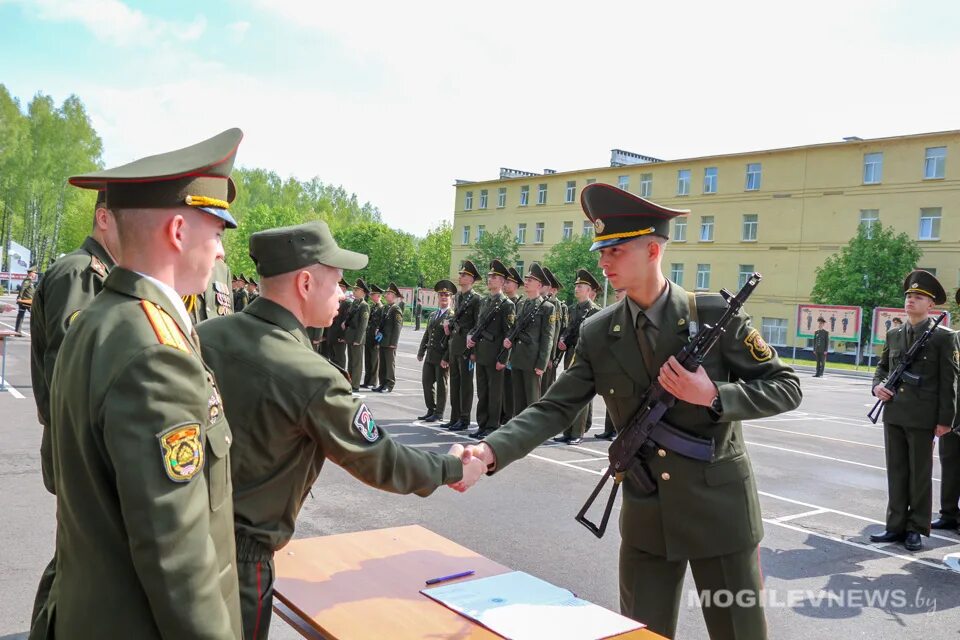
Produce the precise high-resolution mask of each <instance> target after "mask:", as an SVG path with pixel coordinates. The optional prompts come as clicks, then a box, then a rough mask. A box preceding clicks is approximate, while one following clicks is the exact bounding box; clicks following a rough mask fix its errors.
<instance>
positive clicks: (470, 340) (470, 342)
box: [467, 334, 477, 349]
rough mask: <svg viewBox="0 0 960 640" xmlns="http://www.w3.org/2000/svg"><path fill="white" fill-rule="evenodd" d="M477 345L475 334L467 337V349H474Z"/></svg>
mask: <svg viewBox="0 0 960 640" xmlns="http://www.w3.org/2000/svg"><path fill="white" fill-rule="evenodd" d="M475 346H477V343H476V342H474V341H473V334H471V335H468V336H467V349H473V348H474V347H475Z"/></svg>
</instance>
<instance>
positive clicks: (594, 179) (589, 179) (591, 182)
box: [587, 178, 597, 184]
mask: <svg viewBox="0 0 960 640" xmlns="http://www.w3.org/2000/svg"><path fill="white" fill-rule="evenodd" d="M596 181H597V179H596V178H587V184H593V183H594V182H596Z"/></svg>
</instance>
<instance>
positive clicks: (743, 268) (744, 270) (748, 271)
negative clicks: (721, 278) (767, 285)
mask: <svg viewBox="0 0 960 640" xmlns="http://www.w3.org/2000/svg"><path fill="white" fill-rule="evenodd" d="M752 275H753V265H752V264H742V265H740V274H739V276H738V277H737V289H741V288H743V285H745V284H747V280H748V279H749V278H750V276H752Z"/></svg>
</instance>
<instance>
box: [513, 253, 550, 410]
mask: <svg viewBox="0 0 960 640" xmlns="http://www.w3.org/2000/svg"><path fill="white" fill-rule="evenodd" d="M523 286H524V290H525V293H526V294H527V299H526V300H524V301H523V304H522V306H521V308H520V310H519V312H518V313H517V323H516V324H515V325H514V327H513V331H511V332H510V335H509V336H507V337H506V338H504V340H503V348H504V349H505V350H507V349H509V350H511V351H510V366H511V368H512V369H513V376H512V380H511V384H513V401H514V407H515V408H516V410H517V412H520V411H523V410H524V409H526V408H527V407H528V406H529V405H531V404H533V403H534V402H536V401H537V400H539V399H540V377H541V376H542V375H543V372H544V371H546V370H547V361H548V360H550V350H551V349H552V348H553V344H554V341H553V336H554V331H555V330H556V327H557V313H556V309H555V308H554V306H553V305H552V304H550V303H549V302H547V301H546V299H545V298H544V297H543V289H544V287H545V286H547V276H546V274H545V273H544V272H543V269H542V268H541V267H540V265H539V264H537V263H536V262H534V263H533V264H531V265H530V271H529V273H527V277H526V278H525V279H524V283H523Z"/></svg>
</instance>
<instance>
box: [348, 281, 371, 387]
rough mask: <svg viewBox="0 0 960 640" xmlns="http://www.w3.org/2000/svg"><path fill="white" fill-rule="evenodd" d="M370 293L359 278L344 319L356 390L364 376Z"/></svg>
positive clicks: (349, 358)
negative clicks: (364, 348) (368, 297)
mask: <svg viewBox="0 0 960 640" xmlns="http://www.w3.org/2000/svg"><path fill="white" fill-rule="evenodd" d="M368 293H370V289H369V287H367V283H366V282H364V281H363V278H357V281H356V282H355V283H354V285H353V306H352V307H351V308H350V312H349V313H348V314H347V319H346V320H345V321H344V329H343V339H344V340H345V341H346V343H347V355H348V356H349V357H348V358H347V361H348V364H349V366H350V369H349V370H350V384H351V385H353V390H354V391H359V390H360V380H361V379H362V378H363V345H364V343H365V342H366V341H367V324H368V323H369V321H370V305H369V304H367V300H366V298H367V294H368Z"/></svg>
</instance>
